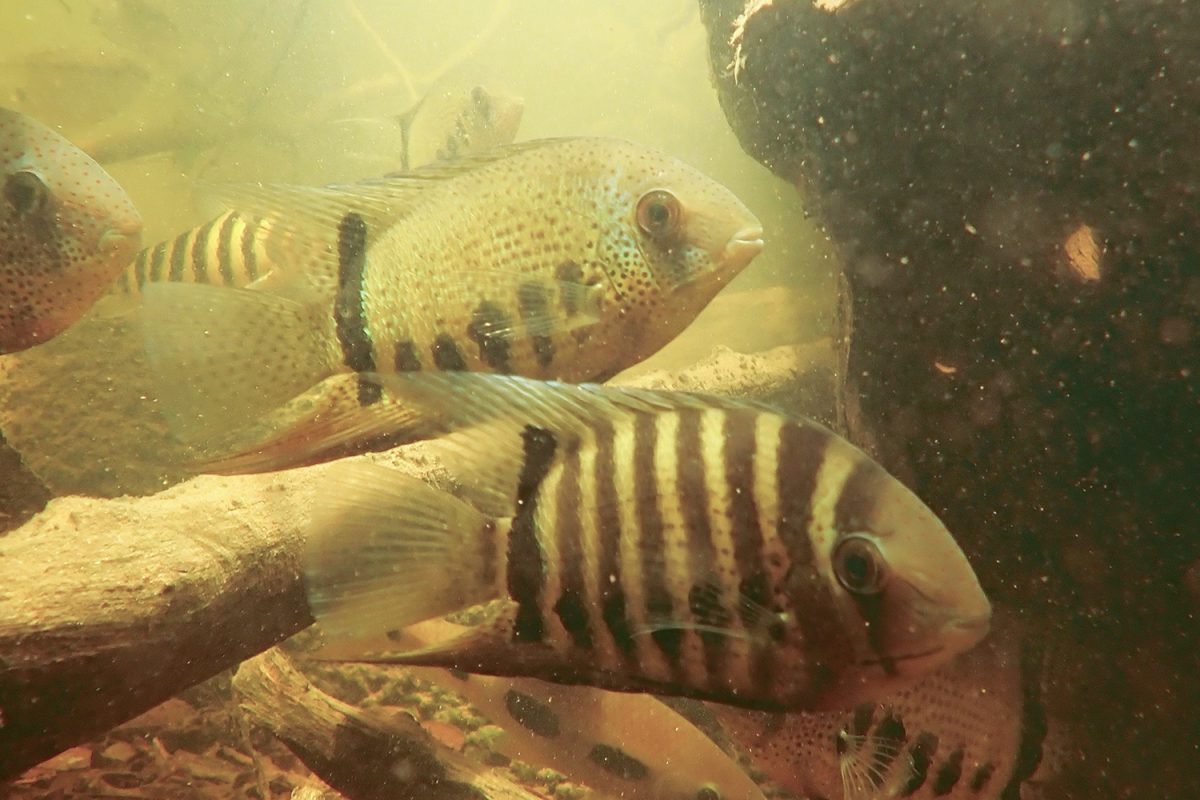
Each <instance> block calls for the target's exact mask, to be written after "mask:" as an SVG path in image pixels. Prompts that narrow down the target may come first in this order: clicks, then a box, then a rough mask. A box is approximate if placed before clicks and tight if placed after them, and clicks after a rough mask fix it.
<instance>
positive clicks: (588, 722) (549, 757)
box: [403, 621, 763, 800]
mask: <svg viewBox="0 0 1200 800" xmlns="http://www.w3.org/2000/svg"><path fill="white" fill-rule="evenodd" d="M462 632H463V629H462V628H461V627H460V626H457V625H451V624H449V623H446V622H441V621H435V622H428V623H422V624H420V625H416V626H414V627H413V628H409V629H406V630H405V631H404V634H403V636H404V644H405V645H410V646H411V645H417V644H426V645H429V644H435V643H436V642H437V641H439V640H444V639H448V638H451V637H452V636H455V635H458V634H461V633H462ZM413 672H414V674H415V675H416V676H417V677H419V678H423V679H425V680H429V681H432V682H434V683H437V684H439V685H441V686H443V687H445V688H447V689H451V690H453V691H454V692H456V693H458V694H460V695H462V696H463V698H465V699H466V700H467V701H468V702H469V703H471V705H473V706H474V707H475V708H477V709H478V710H479V711H481V712H482V713H483V714H484V715H485V716H486V717H488V719H490V720H491V721H492V722H493V723H494V724H496V725H499V726H501V727H502V728H503V731H504V732H503V734H502V735H501V736H500V737H499V738H498V739H497V740H496V741H494V743H493V744H492V746H493V747H495V748H496V749H497V750H498V751H499V752H501V753H503V754H504V755H506V756H508V757H509V758H515V759H520V760H521V761H524V762H526V763H529V764H534V765H537V766H544V767H550V768H552V769H555V770H558V771H559V772H561V773H562V774H564V775H566V776H567V777H568V778H569V779H570V780H572V781H574V782H576V783H582V784H584V785H585V786H587V787H588V788H589V789H591V790H592V791H593V792H595V793H598V794H599V796H600V797H611V798H624V800H763V794H762V791H761V790H760V789H759V788H758V786H757V785H756V784H755V783H754V781H752V780H751V779H750V777H749V776H748V775H747V774H746V772H745V771H744V770H743V769H742V768H741V767H739V766H738V765H737V764H736V763H735V762H734V761H733V760H732V759H731V758H730V757H729V756H727V755H726V754H725V753H724V752H722V750H721V748H719V747H717V745H716V744H714V743H713V741H712V740H711V739H709V738H708V737H707V736H705V735H704V734H703V733H701V732H700V731H699V730H697V729H696V728H695V727H694V726H692V724H691V723H690V722H688V721H687V720H686V719H684V718H683V717H681V716H680V715H679V714H677V713H676V712H675V711H673V710H671V709H670V708H668V707H667V706H666V705H664V704H663V703H661V702H659V701H658V700H657V699H656V698H654V697H653V696H651V695H646V694H630V693H619V692H605V691H602V690H599V689H592V688H590V687H586V686H562V685H557V684H551V683H545V682H544V681H539V680H535V679H532V678H501V677H493V676H490V675H470V674H468V673H465V672H447V671H445V670H437V669H432V668H421V667H415V668H413Z"/></svg>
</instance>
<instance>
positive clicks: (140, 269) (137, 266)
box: [133, 250, 150, 289]
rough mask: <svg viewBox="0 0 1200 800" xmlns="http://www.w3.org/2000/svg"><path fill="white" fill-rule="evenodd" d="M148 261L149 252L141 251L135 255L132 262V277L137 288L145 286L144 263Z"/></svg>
mask: <svg viewBox="0 0 1200 800" xmlns="http://www.w3.org/2000/svg"><path fill="white" fill-rule="evenodd" d="M149 259H150V251H149V250H143V251H142V252H140V253H138V254H137V258H135V259H134V260H133V277H134V280H135V281H136V282H137V285H138V288H139V289H140V288H141V287H143V286H145V285H146V262H147V261H148V260H149Z"/></svg>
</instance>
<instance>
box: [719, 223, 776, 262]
mask: <svg viewBox="0 0 1200 800" xmlns="http://www.w3.org/2000/svg"><path fill="white" fill-rule="evenodd" d="M764 244H765V242H764V240H763V229H762V226H761V225H751V226H748V227H745V228H742V229H741V230H740V231H738V232H737V233H735V234H734V235H733V236H731V237H730V238H729V241H727V242H726V243H725V247H724V249H723V250H722V251H721V263H722V264H724V265H725V266H726V267H734V268H736V269H739V270H740V269H741V268H742V267H745V266H746V265H747V264H749V263H750V261H751V260H753V258H754V257H755V256H757V255H758V254H759V253H761V252H762V249H763V246H764Z"/></svg>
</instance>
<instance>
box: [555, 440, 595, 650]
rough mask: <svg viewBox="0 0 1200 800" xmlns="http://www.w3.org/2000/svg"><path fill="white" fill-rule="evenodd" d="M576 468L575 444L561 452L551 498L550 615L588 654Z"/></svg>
mask: <svg viewBox="0 0 1200 800" xmlns="http://www.w3.org/2000/svg"><path fill="white" fill-rule="evenodd" d="M581 482H582V476H581V474H580V464H579V443H578V442H572V443H569V444H567V446H566V447H564V448H563V458H562V474H561V477H560V478H559V481H558V491H557V493H556V497H555V506H556V510H557V512H558V513H557V515H556V517H555V521H556V522H557V525H556V530H555V536H554V538H555V541H556V542H557V544H558V554H559V564H558V569H559V574H560V580H561V583H560V586H559V594H558V599H557V601H556V602H555V603H554V609H553V610H554V613H555V614H556V615H557V616H558V620H559V622H560V623H561V624H562V626H563V629H564V630H565V631H566V632H567V635H568V636H570V637H571V642H572V643H573V644H574V646H575V647H579V648H582V649H585V650H591V649H592V646H593V645H594V643H595V641H594V637H593V635H592V623H591V619H590V615H589V613H588V609H587V601H586V597H587V587H586V585H585V584H584V577H583V566H584V552H583V520H582V516H581V514H582V510H583V502H582V501H583V497H582V492H581Z"/></svg>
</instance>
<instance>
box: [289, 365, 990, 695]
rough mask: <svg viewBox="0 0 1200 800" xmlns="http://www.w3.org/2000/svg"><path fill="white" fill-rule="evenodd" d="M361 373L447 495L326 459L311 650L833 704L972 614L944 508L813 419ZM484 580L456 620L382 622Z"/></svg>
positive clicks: (621, 392)
mask: <svg viewBox="0 0 1200 800" xmlns="http://www.w3.org/2000/svg"><path fill="white" fill-rule="evenodd" d="M372 381H373V382H374V384H375V386H376V387H377V390H378V391H379V392H380V394H381V395H382V396H383V397H385V398H386V400H385V401H384V402H383V403H382V404H381V405H382V406H384V407H387V408H390V409H392V415H393V420H392V423H391V424H392V425H394V426H395V427H398V428H403V427H407V428H410V429H412V430H410V431H409V432H410V433H412V434H416V435H418V436H420V437H422V438H429V437H434V436H439V435H440V436H442V437H443V438H441V439H439V440H438V441H437V442H436V443H435V444H434V446H435V447H436V449H437V452H438V454H439V455H440V456H441V457H442V459H443V461H444V462H445V463H446V465H447V467H448V468H449V470H450V472H451V474H452V475H454V476H455V478H456V480H457V484H458V486H459V487H460V489H461V494H462V495H463V499H460V498H458V497H455V496H452V495H450V494H447V493H444V492H441V491H438V490H436V489H434V488H431V487H430V486H427V485H426V484H424V483H422V482H420V481H417V480H415V479H412V478H406V477H404V476H403V475H402V474H401V473H398V472H396V471H394V470H389V469H387V468H385V467H381V466H378V465H372V464H369V463H361V462H356V461H346V462H343V463H342V464H338V465H335V466H334V467H333V468H331V469H330V470H329V471H328V472H327V473H326V474H325V475H324V476H323V480H322V490H321V493H320V496H319V497H318V499H317V503H316V508H317V515H316V518H315V519H314V521H313V523H312V526H311V530H310V531H309V534H308V536H309V538H308V549H307V553H306V557H305V561H304V568H305V579H306V586H307V588H308V592H309V599H310V605H311V607H312V611H313V613H314V615H315V617H316V618H317V620H318V621H319V622H320V627H321V628H322V630H323V631H324V634H325V636H326V637H327V640H328V641H329V646H328V648H327V649H326V651H325V655H326V656H327V657H335V658H340V659H347V660H368V661H389V662H399V663H406V664H411V665H429V666H442V667H451V668H457V669H461V670H466V671H471V672H481V673H490V674H501V675H513V676H529V677H537V678H542V679H544V680H550V681H554V682H560V683H582V684H589V685H592V686H597V687H600V688H608V689H614V690H619V691H650V692H655V693H659V694H673V695H679V696H689V697H694V698H697V699H707V700H715V701H718V702H724V703H731V704H735V705H741V706H747V707H760V708H776V709H787V710H792V709H812V708H820V707H835V708H847V707H850V706H851V705H853V704H854V703H857V702H860V701H862V700H864V699H871V698H875V697H878V696H880V695H881V694H883V693H884V692H885V691H887V690H888V689H890V688H895V687H897V686H903V685H907V684H908V683H909V682H911V681H912V680H914V679H915V678H917V677H919V676H921V675H923V674H926V673H927V672H929V671H930V670H933V669H936V668H937V667H938V666H940V665H941V664H943V663H945V662H946V661H948V660H949V659H951V658H952V657H953V656H954V655H956V654H958V653H960V652H962V651H964V650H966V649H968V648H970V647H971V646H973V645H974V644H975V643H976V642H978V641H979V640H980V638H982V636H983V635H984V633H985V632H986V630H987V627H988V619H989V615H990V607H989V604H988V601H987V598H986V597H985V596H984V594H983V592H982V590H981V589H980V587H979V584H978V582H977V580H976V578H975V575H974V573H973V572H972V570H971V567H970V565H969V564H968V563H967V560H966V558H965V557H964V556H963V554H962V552H961V550H960V549H959V548H958V546H957V545H956V544H955V542H954V540H953V538H952V537H951V536H950V534H949V533H948V532H947V531H946V529H945V527H944V526H943V525H942V524H941V522H940V521H939V520H938V519H937V518H936V517H935V516H934V515H933V514H932V513H931V512H930V511H929V509H928V508H926V507H925V505H924V504H923V503H921V501H920V500H919V499H917V498H916V497H915V496H914V495H913V494H912V493H911V492H909V491H908V490H907V489H906V488H905V487H904V486H903V485H902V484H900V483H899V482H898V481H896V480H895V479H894V478H892V477H891V476H890V475H888V474H887V473H886V472H885V471H884V470H883V469H882V468H881V467H880V466H879V465H878V464H876V463H875V462H873V461H872V460H871V459H869V458H868V457H867V456H866V455H864V454H863V453H862V452H861V451H859V450H857V449H856V448H854V447H853V446H851V445H850V444H849V443H847V442H845V441H844V440H842V439H840V438H839V437H837V436H836V435H834V434H833V433H831V432H830V431H829V430H827V429H826V428H824V427H822V426H820V425H818V424H816V423H813V422H810V421H805V420H794V419H789V418H786V417H783V416H781V415H779V414H777V413H775V412H772V411H770V410H767V409H764V408H762V407H759V406H755V405H749V404H746V403H742V402H739V401H735V400H729V399H720V398H713V397H705V396H699V395H689V394H681V393H670V392H650V391H639V390H632V389H618V388H611V387H603V386H596V385H590V384H585V385H571V384H559V383H547V382H540V381H533V380H529V379H525V378H517V377H500V376H487V375H471V374H467V373H459V374H443V375H437V374H427V375H379V376H374V377H372ZM377 430H380V431H382V430H384V428H382V427H380V428H378V429H377ZM481 604H490V605H489V606H488V610H489V611H490V613H491V617H490V620H489V621H488V622H485V623H484V624H482V625H480V626H478V627H477V628H474V629H473V630H472V631H471V633H469V634H467V635H465V636H464V637H462V638H461V639H459V640H455V641H453V642H450V643H447V644H444V645H441V646H438V647H431V648H424V649H420V650H416V651H409V652H403V651H402V648H400V647H397V646H396V645H395V644H394V643H393V644H391V645H389V644H388V639H387V634H388V632H389V631H393V630H396V629H400V628H403V627H405V626H407V625H409V624H412V623H414V622H417V621H421V620H426V619H430V618H433V617H436V616H439V615H442V614H447V613H450V612H453V611H457V610H460V609H465V608H468V607H473V606H477V605H481Z"/></svg>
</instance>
